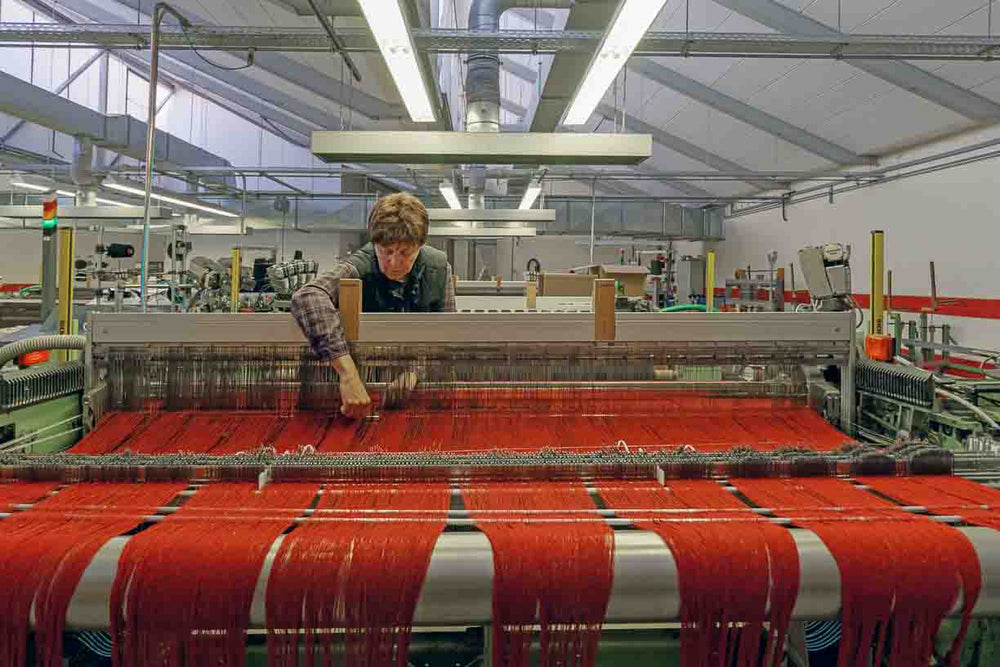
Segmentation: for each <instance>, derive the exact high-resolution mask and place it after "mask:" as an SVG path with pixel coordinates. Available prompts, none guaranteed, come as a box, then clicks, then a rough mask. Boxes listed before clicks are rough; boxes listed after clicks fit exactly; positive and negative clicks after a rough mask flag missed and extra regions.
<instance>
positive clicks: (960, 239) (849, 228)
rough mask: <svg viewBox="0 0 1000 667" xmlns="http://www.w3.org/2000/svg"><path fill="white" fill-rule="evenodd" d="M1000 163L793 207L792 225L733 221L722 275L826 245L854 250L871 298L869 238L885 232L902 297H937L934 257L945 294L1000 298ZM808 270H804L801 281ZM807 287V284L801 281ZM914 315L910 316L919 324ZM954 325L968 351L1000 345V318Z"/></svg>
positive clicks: (858, 276) (856, 275)
mask: <svg viewBox="0 0 1000 667" xmlns="http://www.w3.org/2000/svg"><path fill="white" fill-rule="evenodd" d="M998 136H1000V131H998V130H996V129H994V130H983V131H978V132H974V133H968V134H966V135H964V136H961V137H957V138H955V139H953V140H952V141H950V142H939V143H937V144H936V145H932V146H928V147H924V148H922V149H920V150H919V151H910V152H908V153H906V154H901V155H899V156H894V157H893V158H891V159H887V160H882V161H881V163H882V165H883V166H884V165H887V164H890V163H892V162H897V161H905V160H908V159H913V158H915V157H921V156H924V155H929V154H934V153H939V152H942V151H946V150H949V149H951V148H956V147H960V146H967V145H971V144H974V143H977V142H980V141H984V140H986V139H990V138H994V137H998ZM998 192H1000V162H998V161H997V160H985V161H981V162H977V163H973V164H969V165H966V166H961V167H954V168H951V169H946V170H943V171H937V172H933V173H930V174H926V175H921V176H914V177H912V178H907V179H902V180H899V181H894V182H891V183H887V184H885V185H879V186H875V187H869V188H863V189H861V190H857V191H855V192H853V193H848V194H843V195H838V196H836V197H835V199H834V203H833V204H832V205H831V204H829V203H828V201H827V199H826V198H825V197H824V198H820V199H817V200H814V201H811V202H806V203H804V204H799V205H795V206H792V207H790V208H789V209H788V218H789V220H788V222H783V221H782V219H781V211H780V210H774V211H768V212H764V213H759V214H756V215H751V216H746V217H741V218H736V219H733V220H730V221H728V222H727V224H726V240H725V241H724V242H722V243H720V244H718V247H717V251H718V263H717V275H716V279H717V281H718V280H721V279H723V278H724V277H726V276H730V275H732V272H733V270H734V269H736V268H738V267H740V266H746V264H747V262H750V263H751V264H753V266H754V268H757V267H761V266H767V263H766V255H767V252H768V251H769V250H771V249H775V250H777V251H778V262H779V265H782V266H785V267H787V266H788V264H789V263H790V262H793V261H796V259H797V255H796V253H797V251H798V249H799V248H801V247H803V246H807V245H818V244H822V243H826V242H839V243H849V244H851V245H852V250H853V253H852V269H853V270H852V274H853V282H854V291H855V292H861V293H868V292H869V289H868V282H869V267H868V261H869V252H868V247H869V234H870V232H871V230H875V229H882V230H884V231H885V247H886V268H887V269H891V270H892V273H893V293H894V294H906V295H923V296H928V297H929V296H930V276H929V269H928V263H929V261H930V260H934V262H935V267H936V273H937V285H938V295H939V296H942V297H977V298H991V299H997V298H1000V224H998V223H1000V210H998V208H1000V207H998V203H997V202H998V200H997V193H998ZM801 275H802V274H801V272H800V271H799V269H798V266H796V277H797V280H801V278H800V276H801ZM796 286H797V287H799V288H800V289H804V288H805V285H804V283H797V285H796ZM916 317H917V316H916V315H915V314H905V313H904V319H915V318H916ZM934 319H935V323H937V324H942V323H950V324H952V325H953V326H954V331H953V335H954V336H955V338H956V339H957V340H958V341H959V342H960V343H961V344H963V345H970V346H982V347H989V348H992V349H996V348H1000V321H998V320H985V319H974V318H947V317H942V316H937V317H935V318H934Z"/></svg>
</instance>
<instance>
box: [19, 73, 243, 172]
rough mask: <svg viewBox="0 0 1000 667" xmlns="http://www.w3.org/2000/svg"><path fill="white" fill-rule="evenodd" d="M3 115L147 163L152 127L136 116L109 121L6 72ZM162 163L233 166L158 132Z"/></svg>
mask: <svg viewBox="0 0 1000 667" xmlns="http://www.w3.org/2000/svg"><path fill="white" fill-rule="evenodd" d="M0 112H3V113H6V114H10V115H11V116H15V117H17V118H23V119H25V120H27V121H29V122H32V123H35V124H36V125H41V126H42V127H46V128H49V129H50V130H55V131H56V132H61V133H63V134H67V135H69V136H72V137H86V138H89V139H91V140H92V141H93V142H94V145H95V146H99V147H101V148H107V149H109V150H113V151H115V152H117V153H120V154H122V155H127V156H128V157H131V158H134V159H137V160H141V159H144V158H145V156H146V124H145V123H144V122H142V121H140V120H136V119H135V118H132V117H131V116H105V115H104V114H102V113H100V112H98V111H94V110H93V109H90V108H88V107H85V106H83V105H82V104H77V103H76V102H73V101H72V100H68V99H66V98H64V97H60V96H59V95H56V94H55V93H50V92H49V91H47V90H44V89H42V88H39V87H38V86H34V85H32V84H30V83H28V82H27V81H22V80H21V79H18V78H17V77H15V76H11V75H10V74H5V73H3V72H0ZM155 146H156V161H157V163H158V164H159V165H160V166H162V167H163V168H164V169H171V168H180V167H183V166H185V165H188V166H199V165H200V166H228V165H229V162H227V161H226V160H223V159H222V158H220V157H218V156H217V155H215V154H213V153H210V152H209V151H206V150H205V149H203V148H199V147H197V146H195V145H193V144H190V143H188V142H186V141H183V140H182V139H178V138H177V137H175V136H173V135H171V134H167V133H166V132H163V131H162V130H157V131H156V141H155Z"/></svg>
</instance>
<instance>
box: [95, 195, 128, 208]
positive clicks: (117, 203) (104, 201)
mask: <svg viewBox="0 0 1000 667" xmlns="http://www.w3.org/2000/svg"><path fill="white" fill-rule="evenodd" d="M94 201H96V202H97V203H98V204H107V205H108V206H126V207H128V206H131V205H132V204H126V203H125V202H122V201H115V200H114V199H104V198H103V197H98V198H96V199H95V200H94Z"/></svg>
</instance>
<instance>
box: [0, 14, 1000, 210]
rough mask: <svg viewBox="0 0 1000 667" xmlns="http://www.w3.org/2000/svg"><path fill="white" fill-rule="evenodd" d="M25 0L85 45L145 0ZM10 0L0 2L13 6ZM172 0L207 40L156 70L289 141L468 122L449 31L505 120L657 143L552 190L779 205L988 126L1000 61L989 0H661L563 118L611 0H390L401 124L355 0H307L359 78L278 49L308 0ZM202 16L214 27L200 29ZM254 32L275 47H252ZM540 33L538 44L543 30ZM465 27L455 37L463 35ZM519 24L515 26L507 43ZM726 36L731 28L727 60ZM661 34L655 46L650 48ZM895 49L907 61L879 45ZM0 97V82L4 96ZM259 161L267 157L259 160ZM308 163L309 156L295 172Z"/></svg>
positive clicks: (335, 64)
mask: <svg viewBox="0 0 1000 667" xmlns="http://www.w3.org/2000/svg"><path fill="white" fill-rule="evenodd" d="M18 2H19V3H20V4H21V5H23V6H24V7H26V8H29V9H30V10H32V11H34V12H36V18H37V19H38V20H39V21H40V22H50V24H51V25H52V26H62V27H63V28H64V29H65V30H67V32H66V34H65V35H63V36H62V37H52V38H50V39H49V42H50V43H51V42H55V41H58V40H60V39H62V40H68V41H78V46H80V47H81V48H82V47H83V46H85V45H86V44H93V43H94V41H96V38H95V34H96V33H97V32H98V29H99V28H101V29H103V28H106V26H107V24H130V25H132V26H135V25H136V24H140V25H141V24H143V23H148V20H149V15H150V13H151V12H152V6H153V4H154V3H153V2H152V0H18ZM13 3H14V0H6V6H10V5H12V4H13ZM172 4H173V5H174V6H175V7H176V8H177V9H178V10H179V11H180V12H181V13H182V14H184V15H185V16H186V17H188V18H189V20H190V21H191V22H192V23H193V24H194V25H195V26H196V27H198V26H201V27H202V28H201V29H202V32H199V31H198V30H196V31H194V32H193V34H194V40H195V41H196V42H197V43H198V46H199V47H201V48H200V51H199V53H195V52H194V51H193V50H191V49H190V48H183V47H184V45H183V44H175V45H174V46H172V47H171V46H168V47H167V50H165V51H164V52H163V56H162V65H161V66H162V69H163V72H164V77H165V78H166V79H167V80H168V81H169V82H171V84H172V85H178V86H182V87H189V88H190V89H191V90H193V91H195V92H197V93H198V94H201V95H204V96H205V97H207V98H209V99H211V100H212V101H213V102H215V103H218V104H220V105H223V106H225V107H226V108H229V109H230V110H232V111H234V112H235V113H237V115H239V116H241V117H243V118H246V119H249V120H251V121H252V122H254V123H255V124H257V125H259V126H260V127H263V128H266V129H267V131H269V132H273V133H276V134H277V135H278V136H281V137H282V138H283V139H286V140H288V141H289V142H291V143H292V144H294V145H298V146H302V147H306V146H308V145H309V139H310V134H311V132H312V131H313V130H320V129H326V130H338V129H353V130H369V129H391V130H416V129H433V130H439V131H442V130H451V129H461V125H462V121H463V119H464V115H465V98H464V95H465V92H466V91H465V89H464V74H465V72H464V69H463V68H465V67H466V63H467V61H466V58H467V56H468V54H467V53H455V52H452V51H454V49H455V48H458V47H455V46H454V44H456V43H463V44H467V45H468V44H480V45H481V46H482V48H495V47H496V45H497V44H505V45H507V47H509V50H510V51H511V52H510V53H502V54H501V73H500V77H501V78H500V90H501V95H502V102H501V108H502V115H501V123H502V125H503V129H504V130H505V131H529V130H530V131H543V132H544V131H569V130H570V129H572V130H574V131H577V132H580V131H583V132H586V131H592V132H603V133H612V132H639V133H647V134H651V135H652V136H653V140H654V148H653V156H652V158H651V159H649V160H647V161H646V162H645V163H643V164H642V165H640V166H638V167H628V168H615V167H605V168H589V169H588V168H586V167H578V168H576V169H568V170H562V171H560V170H559V169H553V170H550V171H549V172H547V174H546V176H545V178H546V179H547V180H546V183H547V186H548V187H549V189H550V194H560V193H561V194H567V195H573V194H575V195H581V196H586V195H589V194H590V193H591V188H593V192H594V194H597V195H600V196H602V197H618V198H621V197H630V198H636V197H645V198H654V199H663V200H665V201H666V200H671V199H673V200H674V201H676V202H682V203H685V204H686V205H690V204H694V205H705V204H712V203H716V204H729V203H732V201H733V198H737V199H738V198H743V197H750V196H762V194H763V193H770V194H769V196H771V197H773V198H775V199H776V200H779V199H780V200H781V201H784V200H785V199H786V198H788V197H789V195H788V191H789V190H790V189H791V188H792V185H793V184H794V183H795V182H797V181H799V180H800V177H802V176H803V175H806V174H808V175H811V176H817V175H823V176H824V177H827V178H829V179H831V181H830V182H832V183H834V184H836V183H837V182H838V180H841V181H843V182H844V183H848V182H850V183H854V184H857V183H858V182H859V181H858V178H857V176H858V175H859V174H861V175H864V174H871V175H872V177H873V178H876V177H878V176H879V175H880V173H879V171H878V170H879V169H880V167H882V166H883V165H882V164H881V163H880V158H884V157H886V156H889V155H892V154H893V153H895V152H898V151H899V150H901V149H903V148H907V147H912V146H918V145H922V144H924V143H927V142H928V141H930V140H932V139H934V138H938V137H944V136H948V135H952V134H954V133H956V132H959V131H962V130H965V129H970V128H974V127H979V126H983V125H988V124H992V123H995V122H997V121H998V120H1000V69H998V68H997V66H996V65H995V64H994V63H993V62H992V61H991V60H990V59H989V57H990V56H992V54H993V53H994V52H995V49H996V43H995V42H996V40H995V39H994V38H993V37H992V35H993V32H994V25H992V23H994V22H996V23H1000V17H997V19H996V20H995V21H994V19H993V17H992V15H991V14H992V12H991V10H990V3H989V2H988V1H987V0H956V1H953V2H947V3H944V2H935V1H934V0H912V1H908V2H899V1H898V0H781V1H779V0H668V1H667V2H666V5H665V6H664V8H663V10H662V11H661V12H660V15H659V17H658V18H657V19H656V21H655V22H654V24H653V26H652V28H651V32H650V35H649V37H650V42H649V46H648V48H647V49H646V51H644V50H643V48H642V47H640V48H639V49H637V55H634V56H633V57H632V58H631V59H630V61H629V64H628V66H627V67H626V68H625V70H624V71H623V73H622V74H621V75H620V76H619V77H618V79H617V80H616V83H615V84H614V85H613V86H612V89H610V90H609V91H608V92H607V94H606V95H605V97H604V100H603V102H602V103H601V104H600V105H599V106H598V108H597V111H596V113H595V114H594V115H593V116H592V118H591V119H590V122H589V123H587V124H586V125H585V126H582V127H577V128H567V127H560V126H559V119H560V118H561V117H562V115H563V113H564V112H565V109H566V105H567V104H568V102H569V97H570V96H571V95H572V92H573V89H574V87H575V86H576V84H577V83H578V82H579V80H580V78H581V77H582V75H583V73H584V71H585V70H586V66H587V63H588V61H589V59H590V54H589V53H588V52H587V49H588V48H591V49H592V48H593V43H592V42H586V41H585V40H584V42H581V45H577V46H573V45H572V44H571V43H570V40H568V39H567V38H568V37H570V36H571V33H568V32H565V31H568V30H576V31H584V32H583V33H579V35H584V36H585V34H586V31H590V32H591V33H592V34H593V35H596V37H599V36H600V33H601V31H603V30H605V29H606V28H607V26H608V21H609V20H610V17H611V15H612V14H613V12H614V10H615V7H616V6H617V3H616V2H615V1H614V0H578V1H577V2H575V3H574V2H568V1H566V2H562V1H559V0H547V1H546V0H508V1H507V2H499V3H498V4H499V5H500V7H501V8H502V9H510V10H511V11H505V12H503V13H502V17H501V22H500V26H499V27H500V30H499V33H489V34H480V35H473V36H471V37H470V36H469V35H468V33H464V36H463V31H465V29H466V28H468V20H469V9H470V0H406V1H405V2H403V4H404V6H405V8H406V10H407V11H408V14H409V20H410V23H411V26H413V28H414V31H413V32H414V33H415V34H417V37H418V39H416V43H417V45H418V50H420V52H421V56H422V57H424V58H425V63H426V67H427V68H428V70H429V71H430V72H431V75H430V78H431V79H433V81H434V86H435V87H436V91H435V93H436V94H435V95H434V100H435V103H438V108H437V117H438V122H436V123H434V124H431V125H430V126H427V125H422V124H416V123H413V122H411V121H410V120H409V118H408V116H407V113H406V109H405V107H404V105H403V104H402V100H401V99H400V97H399V95H398V93H397V91H396V89H395V86H394V84H393V80H392V78H391V77H390V76H389V72H388V69H387V68H386V66H385V63H384V61H383V60H382V58H381V55H380V54H379V53H378V52H377V51H372V50H370V49H369V50H365V49H366V47H365V31H366V26H365V23H364V19H363V18H362V17H361V16H359V13H360V12H359V11H358V9H357V5H356V1H355V0H316V3H315V4H317V5H318V6H319V7H320V9H321V13H322V14H324V15H326V16H329V17H330V18H331V19H332V20H331V22H330V25H331V26H332V28H333V29H334V30H335V31H339V32H340V34H341V35H343V36H344V39H345V40H346V41H347V42H348V43H349V46H350V50H351V53H350V58H351V61H352V62H353V63H355V64H356V66H357V69H358V71H359V73H360V75H361V79H362V80H361V82H360V83H357V82H355V81H354V80H353V79H352V77H351V75H350V71H349V70H348V68H346V67H345V64H344V62H343V61H342V59H341V58H340V57H339V56H338V55H336V54H333V53H331V52H329V50H326V51H318V50H313V51H308V52H302V51H299V50H283V49H282V47H281V46H280V44H285V45H286V47H285V48H289V49H291V48H292V47H291V46H290V44H291V43H292V42H293V41H295V40H293V39H291V38H290V37H289V35H293V36H294V34H295V33H294V31H300V34H301V35H302V39H300V40H298V41H299V42H300V44H301V45H305V46H303V48H305V47H306V46H307V45H308V44H309V42H308V40H306V39H305V38H306V36H308V37H309V39H312V40H313V42H315V43H316V44H317V46H316V48H317V49H319V48H322V44H323V39H324V37H323V36H324V34H325V33H323V32H320V31H319V26H320V23H319V22H318V20H317V17H316V16H315V14H314V13H313V11H312V7H311V6H310V2H309V1H308V0H176V1H175V2H173V3H172ZM25 15H26V14H25V12H24V11H22V12H20V13H18V14H17V18H10V17H11V16H13V14H12V13H11V12H10V10H9V9H8V17H4V21H21V20H25V19H24V16H25ZM27 15H29V16H30V12H28V14H27ZM168 23H169V22H168ZM74 26H75V27H74ZM211 26H216V27H222V28H226V29H227V31H222V30H216V31H214V32H213V31H211V30H210V29H209V28H210V27H211ZM55 29H56V28H55V27H53V28H50V30H55ZM88 29H89V33H88V34H86V35H84V34H83V33H84V31H86V30H88ZM32 30H35V31H36V33H33V34H35V35H36V37H38V36H40V35H41V33H40V30H41V29H38V28H32ZM73 31H76V36H74V33H73ZM241 31H242V33H244V38H243V39H244V42H245V43H251V42H253V39H251V38H250V37H246V35H250V34H253V35H256V36H257V37H258V38H259V40H258V41H259V42H260V44H261V49H260V50H257V51H256V52H255V53H254V54H253V65H252V66H251V67H248V68H245V69H242V70H239V69H234V68H238V67H240V66H242V65H245V64H246V63H247V53H248V52H247V50H246V49H245V48H235V47H234V48H232V49H230V50H226V49H224V48H222V46H217V47H213V44H217V45H219V44H221V45H227V44H228V45H233V44H240V37H239V35H240V34H241ZM525 31H534V32H535V35H536V36H538V38H539V41H538V42H537V43H536V44H535V47H530V48H537V49H538V52H537V53H531V52H530V51H529V52H526V49H528V48H529V47H527V46H525V45H526V44H529V45H530V44H531V40H530V39H529V37H530V35H527V33H526V32H525ZM538 31H542V32H538ZM119 32H121V31H119ZM138 32H140V33H141V31H138ZM168 33H169V29H168ZM266 33H271V34H272V36H273V40H272V43H273V44H278V46H276V47H275V48H276V49H282V50H274V51H272V50H265V49H267V48H268V47H267V46H266V45H267V44H268V42H267V40H266V39H264V36H265V34H266ZM418 33H419V34H418ZM695 34H697V35H702V36H703V37H704V38H705V39H703V40H701V41H700V42H698V41H696V40H693V39H692V40H688V43H689V44H690V45H691V46H689V47H686V46H684V44H685V39H684V36H685V35H688V36H690V35H695ZM177 35H180V33H177ZM526 35H527V36H526ZM871 35H878V36H880V37H881V42H880V43H881V46H880V47H878V48H881V49H883V53H882V55H879V56H877V57H876V56H874V55H873V56H872V57H871V58H868V59H862V58H859V57H856V56H854V55H852V53H855V51H852V49H859V48H860V49H862V51H860V52H864V51H863V47H864V48H869V49H874V48H876V47H874V46H872V45H869V46H868V47H865V44H866V42H865V40H866V39H869V37H866V36H871ZM545 36H547V37H548V38H549V40H548V42H545V41H544V40H541V37H545ZM656 36H658V37H659V41H656V40H654V39H653V37H656ZM181 37H183V38H184V39H190V35H182V36H175V42H176V41H177V40H180V39H181ZM460 37H461V38H462V39H464V40H465V41H464V42H459V41H456V40H459V38H460ZM709 37H712V39H709ZM737 37H739V38H740V39H739V40H737V39H736V38H737ZM515 38H523V39H521V43H520V44H518V43H517V40H516V39H515ZM668 38H669V39H668ZM0 39H3V40H4V41H7V42H10V41H16V40H15V35H14V34H13V32H12V31H11V30H10V29H9V26H8V28H6V29H5V30H0ZM122 39H125V40H126V43H127V39H128V38H127V37H124V38H123V37H121V35H119V36H118V37H116V38H114V39H112V37H111V36H108V37H107V42H105V44H106V45H107V46H109V47H112V48H113V52H114V53H115V54H116V55H118V57H120V58H121V59H122V60H124V61H125V62H126V63H127V64H128V66H130V67H133V68H135V69H136V71H139V72H141V71H142V70H143V68H144V67H145V66H146V62H147V61H148V51H147V50H141V49H138V50H137V49H135V48H123V47H122V46H121V42H122ZM227 39H228V40H230V41H225V40H227ZM476 39H478V40H479V41H478V42H476V41H475V40H476ZM581 39H583V38H582V37H581ZM713 39H714V40H715V41H712V40H713ZM852 39H853V40H855V41H854V42H852V41H851V40H852ZM88 40H89V41H88ZM115 40H117V41H115ZM213 40H215V41H214V42H213ZM219 40H222V41H219ZM449 40H451V41H449ZM671 40H673V41H671ZM726 40H729V41H731V42H732V46H731V47H730V49H729V50H730V53H728V54H727V52H726V49H725V47H724V45H725V43H726ZM949 40H951V41H949ZM43 41H44V40H43ZM539 44H540V45H541V46H539ZM587 44H590V46H587ZM695 44H697V45H698V46H695ZM825 44H829V45H830V48H829V51H828V52H824V51H823V49H824V48H825V47H824V45H825ZM244 45H245V44H244ZM490 45H492V46H490ZM655 45H660V46H659V47H657V48H659V49H660V50H659V51H657V50H656V48H654V46H655ZM672 45H680V47H679V48H680V49H681V51H685V49H687V51H685V52H687V53H688V55H687V56H686V57H685V56H683V55H677V54H675V55H671V56H663V55H642V54H643V53H649V52H656V53H661V52H664V50H666V51H669V49H671V48H674V46H672ZM706 45H708V46H706ZM574 49H575V50H574ZM699 49H701V51H699ZM708 51H712V52H708ZM869 53H871V51H869ZM907 54H910V57H909V59H902V58H897V57H892V56H896V55H899V56H903V55H907ZM935 54H936V55H935ZM960 54H964V57H962V58H961V59H960ZM970 54H971V55H970ZM203 56H207V57H208V60H206V59H205V58H204V57H203ZM209 61H211V62H209ZM212 63H214V65H213V64H212ZM217 65H223V66H225V67H226V68H230V69H222V68H220V67H218V66H217ZM5 94H6V93H5V92H0V98H2V97H3V96H4V95H5ZM0 102H2V100H0ZM4 108H6V107H4ZM61 131H62V130H61ZM4 148H8V146H6V145H5V146H4ZM0 160H2V157H0ZM5 162H9V161H5ZM187 166H189V167H200V168H204V167H206V166H209V165H206V164H204V163H201V164H191V165H187ZM237 166H244V165H237ZM246 166H249V165H246ZM268 166H270V165H268V164H267V160H264V161H263V162H262V163H261V164H258V165H254V167H257V168H266V167H268ZM283 166H285V167H289V166H290V165H288V164H284V165H283ZM316 166H317V165H316V164H315V163H313V162H310V163H306V164H301V165H296V168H299V169H303V170H307V169H310V168H315V167H316ZM352 166H353V165H352ZM379 170H380V171H381V172H385V173H388V172H393V173H394V174H395V176H396V177H397V179H398V180H397V181H396V182H397V183H398V184H400V185H401V186H404V187H405V186H414V185H415V186H416V187H418V188H421V189H426V190H428V191H429V192H431V193H433V190H434V187H435V184H436V183H437V182H438V181H439V180H440V178H435V175H434V174H433V173H431V174H426V173H421V172H420V171H418V170H409V169H408V168H407V167H406V166H404V165H380V166H379ZM523 172H524V173H521V174H515V176H517V177H515V178H512V179H508V181H509V183H510V187H511V190H510V193H515V191H516V190H517V189H518V188H519V187H520V188H522V189H523V186H524V185H525V184H526V183H527V182H528V181H530V180H531V179H532V177H537V176H538V173H537V172H532V171H531V169H525V170H523ZM316 173H317V174H319V173H321V172H318V171H317V172H316ZM362 173H366V172H362ZM233 174H235V175H237V176H238V175H240V174H239V171H238V170H235V171H232V172H231V173H230V174H227V175H233ZM276 174H277V172H275V175H276ZM713 174H714V175H715V176H716V177H712V175H713ZM282 178H283V180H284V183H285V184H286V185H291V186H292V188H293V189H292V190H291V192H293V193H295V194H305V193H306V192H308V190H309V188H308V187H307V186H304V184H305V183H307V180H306V174H305V173H297V174H292V175H286V176H284V177H282ZM230 182H231V183H233V181H232V179H230ZM258 182H259V181H258ZM817 182H818V181H817ZM270 185H272V186H273V185H274V183H271V184H270ZM814 185H815V184H814ZM298 191H303V192H298Z"/></svg>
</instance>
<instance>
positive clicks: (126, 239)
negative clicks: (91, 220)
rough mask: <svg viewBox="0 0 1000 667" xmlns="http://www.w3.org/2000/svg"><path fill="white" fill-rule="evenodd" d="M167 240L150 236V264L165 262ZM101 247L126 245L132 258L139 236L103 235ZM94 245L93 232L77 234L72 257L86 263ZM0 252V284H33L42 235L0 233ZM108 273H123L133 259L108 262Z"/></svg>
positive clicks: (38, 273)
mask: <svg viewBox="0 0 1000 667" xmlns="http://www.w3.org/2000/svg"><path fill="white" fill-rule="evenodd" d="M167 242H168V237H166V236H163V235H153V236H151V237H150V239H149V257H150V259H151V260H152V261H154V262H155V261H163V260H164V259H165V258H166V248H167ZM104 243H105V244H108V243H128V244H130V245H131V246H132V247H133V248H135V251H136V256H138V255H139V252H140V249H141V247H142V235H141V234H138V233H128V232H117V233H116V232H105V233H104ZM96 245H97V232H91V231H78V232H77V234H76V257H77V258H80V259H90V256H91V254H92V253H93V252H94V246H96ZM0 248H3V262H2V263H0V279H2V280H0V282H8V283H37V282H38V280H39V278H40V277H41V269H42V232H41V230H38V229H0ZM105 261H107V262H108V265H109V266H108V268H109V269H110V270H117V269H119V268H120V269H122V270H127V269H130V268H132V266H133V265H134V264H135V260H133V259H122V260H117V259H109V260H105Z"/></svg>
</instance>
